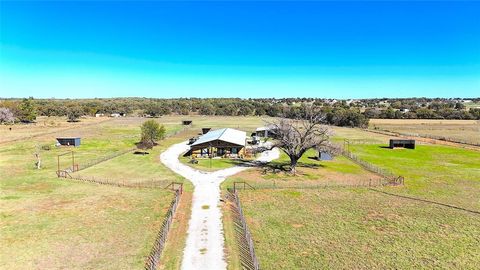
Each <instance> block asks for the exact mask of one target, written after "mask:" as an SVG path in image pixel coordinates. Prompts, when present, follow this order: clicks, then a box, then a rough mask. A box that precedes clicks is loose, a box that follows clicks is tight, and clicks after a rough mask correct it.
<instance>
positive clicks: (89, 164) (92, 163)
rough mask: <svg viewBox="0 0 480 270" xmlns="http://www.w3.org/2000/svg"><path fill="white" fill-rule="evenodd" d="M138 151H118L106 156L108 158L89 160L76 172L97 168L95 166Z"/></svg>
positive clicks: (131, 149) (80, 165)
mask: <svg viewBox="0 0 480 270" xmlns="http://www.w3.org/2000/svg"><path fill="white" fill-rule="evenodd" d="M136 149H137V148H130V149H126V150H122V151H117V152H114V153H111V154H109V155H106V156H102V157H99V158H96V159H93V160H89V161H87V162H86V163H83V164H79V166H78V170H76V171H81V170H84V169H86V168H90V167H92V166H95V165H97V164H99V163H102V162H105V161H107V160H110V159H113V158H116V157H119V156H121V155H125V154H127V153H130V152H133V151H135V150H136Z"/></svg>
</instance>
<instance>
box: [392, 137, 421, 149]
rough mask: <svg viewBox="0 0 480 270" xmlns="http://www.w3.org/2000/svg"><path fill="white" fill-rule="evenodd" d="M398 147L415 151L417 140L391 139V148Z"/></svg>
mask: <svg viewBox="0 0 480 270" xmlns="http://www.w3.org/2000/svg"><path fill="white" fill-rule="evenodd" d="M396 147H401V148H408V149H415V140H401V139H390V148H391V149H393V148H396Z"/></svg>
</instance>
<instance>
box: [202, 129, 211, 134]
mask: <svg viewBox="0 0 480 270" xmlns="http://www.w3.org/2000/svg"><path fill="white" fill-rule="evenodd" d="M211 129H212V128H202V134H207V133H208V132H209V131H210V130H211Z"/></svg>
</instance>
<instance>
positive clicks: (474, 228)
mask: <svg viewBox="0 0 480 270" xmlns="http://www.w3.org/2000/svg"><path fill="white" fill-rule="evenodd" d="M240 197H241V201H242V206H243V210H244V213H245V216H246V218H247V222H248V225H249V228H250V230H251V232H252V234H253V239H254V242H255V250H256V254H257V257H258V258H259V260H260V265H261V267H262V269H434V268H435V269H474V268H476V266H477V265H478V261H479V260H480V249H479V248H478V247H479V243H480V216H479V215H476V214H472V213H468V212H464V211H458V210H455V209H449V208H444V207H439V206H436V205H432V204H425V203H423V202H417V201H413V200H405V199H402V198H398V197H394V196H386V195H384V194H380V193H377V192H374V191H370V190H367V189H345V188H343V189H342V188H337V189H335V188H329V189H318V190H311V189H307V190H291V189H288V190H269V191H263V190H257V191H252V190H248V191H241V192H240ZM226 231H227V230H226ZM227 237H230V238H229V239H227V240H226V241H227V243H231V242H234V241H232V239H231V238H232V237H233V234H227ZM230 259H231V260H237V261H238V253H233V254H232V253H230ZM232 265H233V264H232ZM230 269H239V268H238V267H237V268H235V267H230Z"/></svg>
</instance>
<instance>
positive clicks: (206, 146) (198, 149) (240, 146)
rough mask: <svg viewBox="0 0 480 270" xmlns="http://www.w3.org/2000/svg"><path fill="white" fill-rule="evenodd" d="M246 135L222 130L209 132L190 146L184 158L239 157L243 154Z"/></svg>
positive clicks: (230, 130) (236, 131)
mask: <svg viewBox="0 0 480 270" xmlns="http://www.w3.org/2000/svg"><path fill="white" fill-rule="evenodd" d="M246 138H247V136H246V133H245V132H244V131H240V130H236V129H232V128H222V129H217V130H212V131H209V132H208V133H206V134H204V135H202V136H200V137H199V138H198V139H197V140H196V141H195V142H193V143H192V144H191V145H190V150H189V151H188V152H187V153H186V154H185V156H193V157H230V158H236V157H241V156H243V155H244V154H245V143H246Z"/></svg>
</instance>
